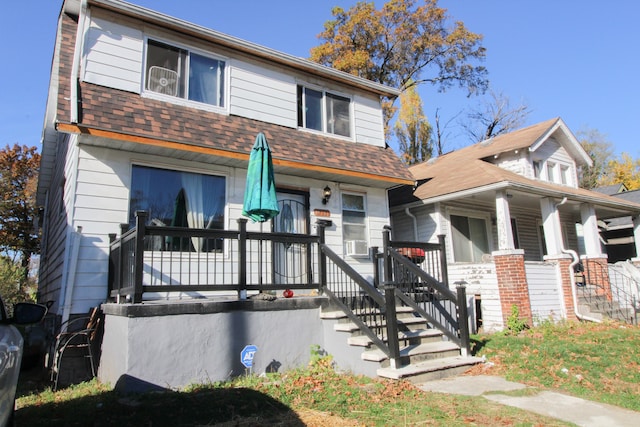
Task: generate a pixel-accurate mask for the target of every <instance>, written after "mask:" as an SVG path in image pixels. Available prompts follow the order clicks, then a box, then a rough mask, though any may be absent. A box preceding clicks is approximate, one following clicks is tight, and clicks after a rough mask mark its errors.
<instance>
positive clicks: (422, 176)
mask: <svg viewBox="0 0 640 427" xmlns="http://www.w3.org/2000/svg"><path fill="white" fill-rule="evenodd" d="M544 123H549V122H544ZM476 145H478V144H476ZM479 153H483V154H484V153H485V151H484V150H483V148H481V147H480V148H477V149H471V150H467V149H462V150H458V151H454V152H451V153H449V154H446V155H443V156H440V157H438V158H436V159H433V160H431V161H428V162H425V163H422V164H419V165H414V166H412V167H410V168H409V170H410V171H411V172H412V173H413V175H414V177H415V178H416V180H417V186H416V188H415V190H413V189H412V188H410V187H403V188H401V189H396V190H393V191H392V193H391V195H390V203H391V204H392V206H400V205H407V204H409V205H412V204H413V205H418V204H430V203H436V202H440V201H450V200H456V199H463V198H465V197H471V196H473V197H474V198H475V199H476V200H480V199H481V198H482V197H485V198H486V201H487V202H491V201H493V200H495V191H496V190H510V192H517V193H518V195H519V196H520V197H517V198H516V199H515V200H514V201H512V203H516V202H519V203H521V204H527V205H532V204H534V203H538V200H539V198H541V197H554V198H559V199H562V198H564V197H567V199H568V200H570V201H572V202H578V203H591V204H593V205H594V206H595V207H596V210H597V213H598V216H599V217H601V218H610V217H616V216H621V215H639V214H640V204H638V203H635V202H633V201H629V200H624V199H622V198H619V197H612V196H608V195H605V194H602V193H598V192H596V191H591V190H586V189H583V188H575V187H569V186H566V185H559V184H553V183H550V182H546V181H540V180H537V179H530V178H527V177H524V176H522V175H519V174H517V173H515V172H511V171H509V170H506V169H503V168H501V167H499V166H496V165H494V164H492V163H489V162H487V161H485V160H482V159H481V158H478V157H477V155H478V154H479Z"/></svg>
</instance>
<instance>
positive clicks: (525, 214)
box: [390, 118, 640, 330]
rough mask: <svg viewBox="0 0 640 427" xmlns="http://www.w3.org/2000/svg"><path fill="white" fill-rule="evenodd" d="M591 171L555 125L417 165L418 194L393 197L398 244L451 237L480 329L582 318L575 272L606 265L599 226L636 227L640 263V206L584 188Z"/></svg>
mask: <svg viewBox="0 0 640 427" xmlns="http://www.w3.org/2000/svg"><path fill="white" fill-rule="evenodd" d="M590 162H591V160H590V158H589V156H588V155H587V153H586V152H585V151H584V150H583V149H582V147H581V146H580V144H579V142H578V141H577V140H576V138H575V137H574V135H573V134H572V133H571V131H570V130H569V129H568V127H567V126H566V124H565V123H564V122H563V121H562V120H561V119H560V118H556V119H552V120H548V121H545V122H542V123H539V124H536V125H533V126H530V127H527V128H524V129H521V130H517V131H514V132H511V133H509V134H506V135H500V136H497V137H495V138H492V139H489V140H486V141H482V142H479V143H477V144H474V145H472V146H469V147H466V148H463V149H460V150H457V151H454V152H451V153H448V154H446V155H443V156H440V157H438V158H435V159H432V160H429V161H427V162H425V163H422V164H419V165H414V166H412V167H411V168H410V170H411V172H412V174H413V175H414V177H415V179H416V181H417V182H416V185H415V187H400V188H397V189H393V190H391V192H390V204H391V223H392V230H393V233H394V238H396V239H399V240H402V239H415V240H418V241H429V242H435V241H437V236H438V235H441V234H442V235H445V236H446V242H447V259H448V262H449V279H450V280H449V281H450V283H454V282H456V281H465V282H467V284H468V288H467V294H468V295H470V296H475V297H474V299H475V301H472V303H471V304H470V308H471V309H472V310H473V311H474V312H475V313H474V316H475V318H476V326H477V327H480V326H482V327H484V329H485V330H499V329H502V328H504V327H505V325H506V320H507V319H508V317H509V316H510V314H511V309H512V306H513V305H516V306H518V308H519V311H520V315H521V316H523V317H525V318H528V319H529V321H539V320H544V319H546V318H548V317H552V318H575V317H576V316H577V317H580V312H576V307H577V302H576V300H575V299H576V298H575V292H574V286H573V280H574V278H573V266H574V264H575V263H577V262H579V261H581V262H582V263H583V264H589V263H591V262H604V263H606V261H607V254H606V252H605V250H604V248H603V246H602V244H601V239H600V235H599V230H598V223H599V221H608V220H610V219H612V218H619V217H629V218H630V221H632V222H633V227H632V228H633V234H634V235H635V249H636V253H638V252H637V249H638V244H639V243H638V242H639V237H640V204H639V203H637V202H635V201H631V200H629V201H628V200H625V199H623V198H621V197H611V196H607V195H604V194H600V193H597V192H594V191H588V190H584V189H581V188H578V185H577V182H578V175H577V174H578V170H579V168H580V167H581V166H583V165H589V164H590ZM623 194H624V193H623ZM577 256H579V257H580V260H578V259H576V257H577Z"/></svg>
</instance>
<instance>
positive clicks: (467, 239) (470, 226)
mask: <svg viewBox="0 0 640 427" xmlns="http://www.w3.org/2000/svg"><path fill="white" fill-rule="evenodd" d="M451 236H452V239H453V258H454V261H455V262H481V261H482V256H483V255H484V254H487V253H489V238H488V235H487V222H486V220H485V219H483V218H473V217H467V216H460V215H451Z"/></svg>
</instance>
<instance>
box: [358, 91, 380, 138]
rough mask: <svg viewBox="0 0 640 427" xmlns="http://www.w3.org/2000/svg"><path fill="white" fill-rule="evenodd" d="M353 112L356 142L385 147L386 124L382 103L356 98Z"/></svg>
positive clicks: (361, 97) (370, 99)
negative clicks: (383, 117)
mask: <svg viewBox="0 0 640 427" xmlns="http://www.w3.org/2000/svg"><path fill="white" fill-rule="evenodd" d="M353 112H354V114H353V120H354V123H355V139H356V142H362V143H365V144H370V145H376V146H378V147H384V146H385V140H384V124H383V119H382V109H381V106H380V101H379V100H378V99H372V98H365V97H363V96H355V97H354V98H353Z"/></svg>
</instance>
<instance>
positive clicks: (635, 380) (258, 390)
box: [16, 324, 640, 426]
mask: <svg viewBox="0 0 640 427" xmlns="http://www.w3.org/2000/svg"><path fill="white" fill-rule="evenodd" d="M639 333H640V330H639V329H638V328H635V327H633V328H632V327H625V328H622V327H620V326H618V325H589V324H566V325H559V326H550V325H544V326H542V327H540V328H535V329H531V330H527V331H525V332H523V333H521V334H519V335H516V336H505V335H502V334H496V335H488V336H475V337H474V338H473V344H474V345H475V348H476V349H477V351H478V354H479V355H485V356H486V357H487V358H488V361H489V362H491V363H489V364H485V365H483V366H482V367H479V368H477V369H476V370H475V371H476V372H481V371H482V372H484V373H489V374H492V375H493V374H496V375H505V376H506V377H507V378H508V379H511V380H515V381H521V382H525V383H527V384H530V385H534V386H537V387H541V388H545V387H553V388H558V389H561V390H566V391H567V392H568V393H570V394H574V395H577V396H583V397H586V398H590V399H593V400H600V401H603V402H608V403H612V404H614V405H619V406H624V407H627V408H630V409H635V410H640V408H639V407H638V402H637V401H635V400H637V397H636V399H634V398H633V396H634V394H635V396H638V395H640V390H639V389H638V387H639V386H638V384H640V378H639V376H640V369H638V361H639V360H640V358H639V357H638V343H639V341H638V338H640V335H639ZM330 362H331V361H330V358H314V362H313V363H312V364H311V365H310V366H309V367H308V368H305V369H298V370H294V371H289V372H283V373H279V374H270V375H268V376H266V377H255V376H247V377H242V378H238V379H236V380H234V381H232V382H226V383H219V384H206V385H195V386H192V387H189V388H188V389H186V390H181V391H166V392H153V393H146V394H135V395H122V394H117V393H115V392H113V391H112V390H111V389H110V388H109V387H108V386H106V385H103V384H99V383H97V382H96V381H92V382H89V383H83V384H80V385H78V386H74V387H69V388H67V389H64V390H60V391H58V392H56V393H53V392H52V391H51V390H50V388H44V389H41V390H40V391H38V390H33V387H31V390H29V389H28V388H25V384H24V381H23V384H22V386H21V391H20V394H19V398H18V401H17V404H18V408H19V409H18V412H17V414H16V415H17V416H16V422H17V424H18V425H28V426H87V425H90V426H207V425H223V426H254V425H255V426H258V425H278V426H302V425H308V426H364V425H366V426H404V425H410V426H418V425H437V426H440V425H442V426H463V425H479V426H542V425H545V426H549V425H551V426H554V425H555V426H560V425H567V424H565V423H562V422H560V421H556V420H552V419H549V418H545V417H542V416H539V415H536V414H532V413H529V412H525V411H521V410H518V409H515V408H510V407H506V406H502V405H499V404H496V403H493V402H490V401H488V400H486V399H484V398H483V397H468V396H454V395H446V394H439V393H429V392H424V391H421V390H419V389H417V388H416V387H414V386H413V385H411V384H410V383H408V382H393V381H385V380H374V379H370V378H366V377H361V376H354V375H349V374H344V373H336V372H335V371H334V370H333V369H332V367H331V363H330ZM490 365H491V367H489V366H490ZM591 365H595V366H593V367H592V366H591ZM564 369H566V370H567V371H566V372H565V371H564ZM596 373H602V375H596ZM578 376H580V378H579V377H578ZM35 384H37V383H36V382H33V383H32V385H35ZM605 386H606V387H605Z"/></svg>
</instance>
